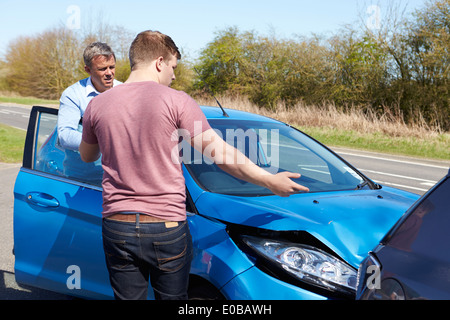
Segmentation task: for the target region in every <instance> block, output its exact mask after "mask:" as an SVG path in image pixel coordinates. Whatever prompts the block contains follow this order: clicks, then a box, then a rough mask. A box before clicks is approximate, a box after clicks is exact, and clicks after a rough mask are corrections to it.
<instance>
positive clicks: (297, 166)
mask: <svg viewBox="0 0 450 320" xmlns="http://www.w3.org/2000/svg"><path fill="white" fill-rule="evenodd" d="M209 123H210V125H211V127H212V128H213V129H214V130H215V131H216V132H217V133H218V134H219V136H221V137H222V138H223V139H224V140H225V141H226V142H227V143H228V144H229V145H231V146H233V147H235V148H236V149H238V150H239V151H241V152H242V153H243V154H245V156H247V157H248V158H249V159H250V160H251V161H252V162H253V163H255V164H256V165H258V166H260V167H261V168H263V169H265V170H266V171H268V172H270V173H273V174H275V173H278V172H282V171H290V172H295V173H300V174H301V177H300V178H299V179H294V181H295V182H297V183H299V184H302V185H304V186H306V187H308V188H309V189H310V192H324V191H340V190H349V189H355V188H357V186H358V185H359V184H361V183H362V182H363V181H364V178H363V177H362V175H360V174H359V173H358V172H357V171H356V170H354V169H353V168H351V167H349V166H348V165H347V164H346V163H345V162H343V161H342V160H341V159H339V158H338V157H337V156H336V155H334V154H333V153H332V152H330V151H329V150H328V149H326V148H325V147H323V146H322V145H321V144H320V143H317V142H316V141H315V140H313V139H311V138H310V137H308V136H307V135H305V134H303V133H302V132H300V131H298V130H296V129H294V128H292V127H290V126H288V125H286V124H283V123H278V122H259V121H246V120H231V119H226V120H210V121H209ZM179 149H180V156H181V157H182V160H183V162H184V164H185V166H186V168H187V170H188V171H189V172H190V174H191V176H192V177H193V178H194V180H196V182H197V183H198V184H199V185H200V186H201V187H202V188H204V189H205V190H208V191H210V192H214V193H221V194H230V195H240V196H264V195H271V194H272V193H271V191H270V190H268V189H266V188H264V187H260V186H257V185H254V184H252V183H248V182H245V181H242V180H240V179H237V178H235V177H233V176H231V175H229V174H228V173H226V172H224V171H223V170H221V169H220V168H219V167H218V166H217V165H216V164H213V163H212V161H211V160H210V159H209V158H207V157H206V156H205V155H202V154H201V153H199V152H198V151H196V150H195V149H194V148H192V147H191V146H189V145H188V144H187V143H180V145H179ZM238 163H239V162H238Z"/></svg>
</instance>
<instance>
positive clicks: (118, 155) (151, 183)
mask: <svg viewBox="0 0 450 320" xmlns="http://www.w3.org/2000/svg"><path fill="white" fill-rule="evenodd" d="M210 128H211V127H210V126H209V124H208V122H207V120H206V118H205V116H204V114H203V112H202V111H201V109H200V107H199V106H198V104H197V103H196V102H195V101H194V100H193V99H192V98H191V97H189V95H187V94H186V93H184V92H181V91H176V90H174V89H171V88H169V87H166V86H163V85H160V84H158V83H156V82H152V81H146V82H134V83H124V84H122V85H120V86H117V87H114V88H112V89H110V90H108V91H106V92H104V93H102V94H101V95H99V96H97V97H96V98H94V99H93V100H92V101H91V102H90V103H89V105H88V107H87V109H86V112H85V114H84V117H83V138H82V139H83V141H85V142H86V143H89V144H99V147H100V152H101V153H102V166H103V169H104V175H103V183H102V186H103V217H107V216H110V215H112V214H114V213H117V212H127V211H133V212H142V213H146V214H149V215H152V216H155V217H158V218H161V219H165V220H169V221H183V220H185V219H186V205H185V199H186V195H185V184H184V177H183V174H182V170H181V165H180V162H179V159H174V158H173V155H174V154H177V152H176V151H177V150H178V145H179V139H178V130H179V129H183V130H182V131H183V136H184V137H186V133H188V135H190V137H191V138H193V137H194V136H195V135H197V134H199V133H202V132H204V131H206V130H208V129H210Z"/></svg>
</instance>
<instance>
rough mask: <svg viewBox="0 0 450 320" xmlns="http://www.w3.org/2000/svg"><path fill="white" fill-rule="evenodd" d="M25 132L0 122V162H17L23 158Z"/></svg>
mask: <svg viewBox="0 0 450 320" xmlns="http://www.w3.org/2000/svg"><path fill="white" fill-rule="evenodd" d="M25 136H26V132H25V131H23V130H19V129H16V128H12V127H9V126H7V125H3V124H0V162H5V163H19V162H21V161H22V158H23V147H24V144H25Z"/></svg>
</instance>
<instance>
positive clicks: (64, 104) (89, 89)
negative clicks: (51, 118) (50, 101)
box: [58, 77, 121, 150]
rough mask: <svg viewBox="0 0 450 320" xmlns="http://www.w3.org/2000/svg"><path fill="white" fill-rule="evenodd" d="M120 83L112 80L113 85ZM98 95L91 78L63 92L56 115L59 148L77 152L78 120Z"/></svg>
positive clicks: (79, 133)
mask: <svg viewBox="0 0 450 320" xmlns="http://www.w3.org/2000/svg"><path fill="white" fill-rule="evenodd" d="M120 83H121V82H119V81H117V80H114V85H118V84H120ZM99 94H100V92H98V91H97V90H96V89H95V87H94V85H93V84H92V81H91V77H89V78H86V79H83V80H80V81H78V82H77V83H75V84H73V85H71V86H70V87H68V88H67V89H66V90H64V92H63V94H62V95H61V99H60V101H59V113H58V139H59V144H60V146H61V147H63V148H65V149H69V150H78V147H79V146H80V143H81V126H79V122H80V119H81V118H82V117H83V115H84V111H85V110H86V107H87V105H88V104H89V102H90V101H91V100H92V98H94V97H95V96H97V95H99Z"/></svg>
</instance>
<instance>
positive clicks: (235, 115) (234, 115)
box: [200, 106, 280, 123]
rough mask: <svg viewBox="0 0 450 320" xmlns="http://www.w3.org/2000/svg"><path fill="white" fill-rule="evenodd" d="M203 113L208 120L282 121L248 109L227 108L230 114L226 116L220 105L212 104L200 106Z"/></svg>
mask: <svg viewBox="0 0 450 320" xmlns="http://www.w3.org/2000/svg"><path fill="white" fill-rule="evenodd" d="M200 108H201V109H202V111H203V113H204V114H205V116H206V118H207V119H208V120H213V119H235V120H248V121H264V122H274V123H280V121H278V120H275V119H272V118H269V117H266V116H262V115H258V114H255V113H251V112H246V111H240V110H235V109H229V108H226V109H225V111H226V113H227V114H228V116H229V117H226V116H224V114H223V112H222V110H221V109H220V108H219V107H212V106H200Z"/></svg>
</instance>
